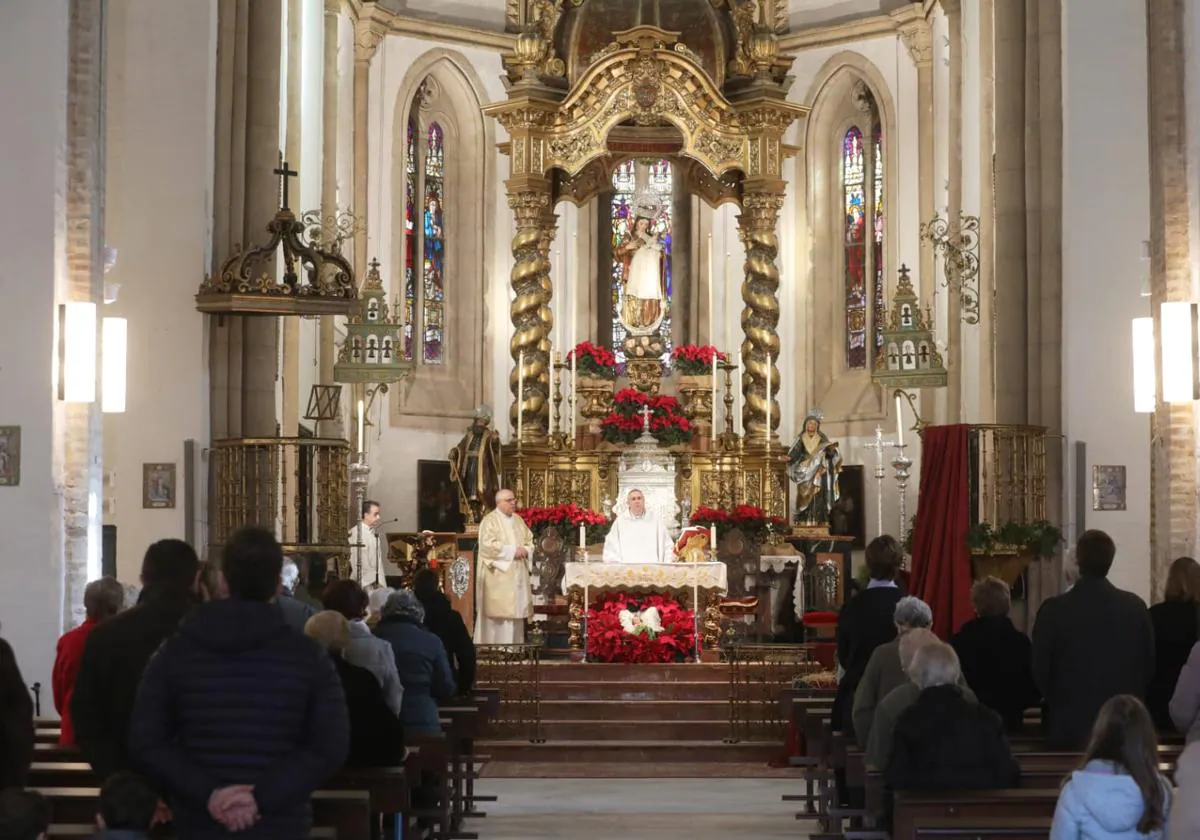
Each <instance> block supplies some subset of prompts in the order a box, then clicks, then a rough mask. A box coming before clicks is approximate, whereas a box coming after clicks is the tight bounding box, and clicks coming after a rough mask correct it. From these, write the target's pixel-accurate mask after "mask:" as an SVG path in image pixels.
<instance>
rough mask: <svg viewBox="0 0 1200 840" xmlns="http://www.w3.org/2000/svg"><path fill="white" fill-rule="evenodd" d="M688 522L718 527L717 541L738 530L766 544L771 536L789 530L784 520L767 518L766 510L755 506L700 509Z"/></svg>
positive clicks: (697, 509) (774, 517) (705, 526)
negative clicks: (728, 508) (729, 508)
mask: <svg viewBox="0 0 1200 840" xmlns="http://www.w3.org/2000/svg"><path fill="white" fill-rule="evenodd" d="M688 521H689V523H691V524H692V525H699V526H701V527H704V528H708V527H711V526H713V525H716V526H717V539H720V538H721V537H722V536H723V535H724V534H726V533H728V532H729V531H732V530H734V529H736V530H739V531H741V532H742V533H743V534H745V535H746V536H747V537H750V538H751V539H753V540H755V541H757V542H764V541H766V539H767V537H768V536H770V535H771V534H773V533H776V534H778V533H782V532H784V531H786V530H787V522H786V521H785V520H784V519H782V518H781V517H778V516H767V512H766V511H765V510H763V509H762V508H760V507H756V506H755V505H735V506H734V507H733V509H732V510H725V509H723V508H711V507H698V508H696V510H695V511H694V512H693V513H692V515H691V517H690V518H689V520H688Z"/></svg>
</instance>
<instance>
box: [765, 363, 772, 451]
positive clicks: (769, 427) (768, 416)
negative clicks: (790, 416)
mask: <svg viewBox="0 0 1200 840" xmlns="http://www.w3.org/2000/svg"><path fill="white" fill-rule="evenodd" d="M766 412H767V445H768V446H769V445H770V444H771V354H770V353H768V354H767V408H766Z"/></svg>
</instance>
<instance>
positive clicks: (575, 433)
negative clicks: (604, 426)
mask: <svg viewBox="0 0 1200 840" xmlns="http://www.w3.org/2000/svg"><path fill="white" fill-rule="evenodd" d="M578 385H579V354H578V353H576V352H575V351H574V350H572V351H571V439H572V440H573V441H575V442H576V443H578V442H579V418H578V417H577V416H576V412H577V411H578V409H579V400H577V399H576V398H575V395H576V393H578V392H577V386H578Z"/></svg>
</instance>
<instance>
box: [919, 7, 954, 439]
mask: <svg viewBox="0 0 1200 840" xmlns="http://www.w3.org/2000/svg"><path fill="white" fill-rule="evenodd" d="M941 3H942V10H943V11H944V12H945V13H946V23H947V27H948V29H949V38H950V101H949V103H947V104H948V110H949V118H950V137H949V143H948V146H949V152H950V170H949V175H948V177H949V179H950V189H949V197H948V200H947V204H948V205H949V209H948V211H947V214H946V215H947V217H948V218H949V221H950V235H951V238H952V239H957V238H958V234H959V232H960V230H959V228H960V225H959V220H960V218H961V216H962V203H963V198H962V195H963V149H962V136H963V132H962V94H963V49H964V44H963V33H962V0H941ZM922 221H924V222H927V221H929V220H928V219H922ZM955 279H957V278H955ZM952 285H953V284H952ZM947 304H948V305H947V307H946V342H947V347H948V352H947V354H946V422H947V423H959V422H961V420H962V360H963V346H962V342H963V339H962V296H961V295H959V294H957V293H955V291H954V289H953V288H951V289H950V290H949V295H948V297H947Z"/></svg>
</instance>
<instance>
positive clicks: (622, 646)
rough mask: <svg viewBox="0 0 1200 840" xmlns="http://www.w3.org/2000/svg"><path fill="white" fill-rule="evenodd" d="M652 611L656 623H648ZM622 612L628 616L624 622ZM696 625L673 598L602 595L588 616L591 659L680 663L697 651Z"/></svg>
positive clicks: (589, 654) (620, 594)
mask: <svg viewBox="0 0 1200 840" xmlns="http://www.w3.org/2000/svg"><path fill="white" fill-rule="evenodd" d="M652 607H653V608H654V609H655V610H657V612H658V615H657V622H655V621H653V620H647V619H648V618H649V616H648V614H647V611H648V610H650V609H651V608H652ZM622 612H625V613H626V616H625V620H624V621H622V616H621V613H622ZM694 622H695V617H694V615H693V613H692V611H691V610H689V609H686V608H685V607H684V606H683V605H682V604H680V603H679V601H678V600H677V599H676V598H675V597H674V596H672V595H670V594H662V595H626V594H622V593H609V594H606V595H601V596H600V598H599V599H597V600H596V601H595V602H593V604H592V607H591V609H589V610H588V612H587V655H588V659H591V660H593V661H596V662H639V663H640V662H681V661H683V660H685V659H687V658H688V657H689V656H690V655H692V653H693V651H694V650H695V645H696V633H695V623H694ZM655 627H660V628H661V629H654V628H655Z"/></svg>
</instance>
